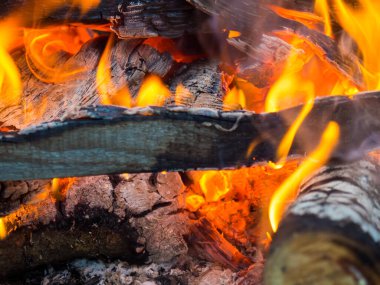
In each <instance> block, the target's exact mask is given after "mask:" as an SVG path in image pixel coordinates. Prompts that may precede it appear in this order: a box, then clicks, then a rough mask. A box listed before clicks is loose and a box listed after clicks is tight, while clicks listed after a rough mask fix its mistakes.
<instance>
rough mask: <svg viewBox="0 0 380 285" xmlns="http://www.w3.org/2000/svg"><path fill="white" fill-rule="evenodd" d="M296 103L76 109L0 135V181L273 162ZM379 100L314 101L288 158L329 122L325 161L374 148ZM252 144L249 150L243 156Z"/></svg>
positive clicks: (311, 143) (305, 148)
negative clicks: (332, 145) (334, 128)
mask: <svg viewBox="0 0 380 285" xmlns="http://www.w3.org/2000/svg"><path fill="white" fill-rule="evenodd" d="M301 108H302V106H298V107H295V108H292V109H288V110H284V111H281V112H278V113H268V114H254V113H250V112H245V111H239V112H218V111H215V110H212V109H187V108H184V107H173V108H160V107H148V108H141V109H139V108H136V109H124V108H118V107H112V106H99V107H94V108H83V109H81V110H80V111H79V112H76V113H75V114H72V115H67V116H66V117H63V118H62V120H61V121H54V122H50V123H45V124H41V125H39V126H35V127H30V128H27V129H24V130H22V131H20V132H7V133H2V134H1V137H0V158H1V163H0V180H20V179H36V178H39V179H43V178H52V177H71V176H85V175H97V174H105V173H124V172H130V173H132V172H134V173H136V172H137V173H139V172H160V171H164V170H171V171H177V170H190V169H202V168H214V169H223V168H231V167H239V166H244V165H253V164H255V163H259V162H266V161H268V160H272V161H273V160H274V159H275V154H276V150H277V147H278V145H279V143H280V142H281V140H282V138H283V136H284V134H285V132H286V130H287V129H288V128H289V126H290V125H291V124H292V123H293V122H294V119H295V118H296V117H297V116H298V114H299V113H300V110H301ZM379 108H380V95H379V93H377V92H373V93H364V94H360V95H357V96H355V97H354V99H353V100H351V99H348V98H346V97H343V96H338V97H325V98H320V99H317V100H316V102H315V105H314V108H313V110H312V111H311V113H310V114H309V116H308V117H307V118H306V120H305V121H304V123H303V124H302V126H301V128H300V130H299V131H298V133H297V135H296V137H295V140H294V143H293V147H292V149H291V151H290V155H291V156H301V157H303V156H304V155H305V154H307V153H308V152H309V151H311V150H313V149H314V148H315V147H316V143H317V142H318V141H319V139H320V137H321V134H322V133H323V131H324V129H325V127H326V125H327V124H328V122H329V121H332V120H334V121H336V122H337V123H338V124H339V125H340V128H341V140H340V144H339V145H338V147H337V148H336V150H335V152H334V154H333V156H332V157H333V158H334V159H340V160H350V159H351V160H352V159H356V158H358V157H360V156H361V155H362V154H363V153H366V152H367V151H368V150H371V149H373V148H376V147H378V146H379V132H380V122H379V120H378V110H379ZM252 143H254V144H255V145H256V148H254V150H253V151H252V152H248V150H249V149H250V146H251V145H252Z"/></svg>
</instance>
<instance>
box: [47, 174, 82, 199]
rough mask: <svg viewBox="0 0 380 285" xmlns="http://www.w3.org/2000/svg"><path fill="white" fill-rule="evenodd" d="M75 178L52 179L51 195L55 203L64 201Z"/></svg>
mask: <svg viewBox="0 0 380 285" xmlns="http://www.w3.org/2000/svg"><path fill="white" fill-rule="evenodd" d="M75 180H76V178H54V179H53V180H52V181H51V190H50V191H51V195H52V197H53V198H54V199H55V200H57V201H64V200H65V198H66V195H67V191H69V189H70V187H71V186H72V185H73V183H74V182H75Z"/></svg>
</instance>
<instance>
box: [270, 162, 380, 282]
mask: <svg viewBox="0 0 380 285" xmlns="http://www.w3.org/2000/svg"><path fill="white" fill-rule="evenodd" d="M379 171H380V166H379V161H378V160H375V159H370V158H367V159H363V160H360V161H357V162H355V163H351V164H331V165H329V166H327V167H324V168H322V169H321V170H320V171H318V172H317V173H316V174H314V175H313V177H311V178H310V179H308V180H306V182H304V184H303V185H302V186H301V188H300V194H299V197H298V198H297V200H296V201H295V202H294V203H293V204H292V205H291V206H290V207H289V209H288V210H287V213H286V214H285V216H284V218H283V220H282V222H281V224H280V228H279V230H278V232H277V233H276V237H275V239H274V242H273V244H272V248H271V252H270V254H269V257H268V259H267V264H266V269H265V284H300V283H302V284H378V283H379V281H380V275H379V268H380V267H379V266H380V263H379V257H380V252H379V242H380V226H379V225H380V215H379V212H380V180H379ZM301 268H302V270H300V269H301Z"/></svg>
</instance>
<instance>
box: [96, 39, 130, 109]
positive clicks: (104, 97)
mask: <svg viewBox="0 0 380 285" xmlns="http://www.w3.org/2000/svg"><path fill="white" fill-rule="evenodd" d="M113 43H114V37H113V36H110V38H109V39H108V42H107V45H106V48H105V50H104V52H103V54H102V57H101V58H100V61H99V64H98V70H97V73H96V82H97V87H98V92H99V94H100V102H101V103H102V104H104V105H118V106H123V107H128V108H130V107H132V97H131V94H130V92H129V89H128V86H126V85H125V86H123V87H122V88H120V89H117V88H116V87H115V85H114V84H113V82H112V76H111V62H110V58H111V49H112V46H113Z"/></svg>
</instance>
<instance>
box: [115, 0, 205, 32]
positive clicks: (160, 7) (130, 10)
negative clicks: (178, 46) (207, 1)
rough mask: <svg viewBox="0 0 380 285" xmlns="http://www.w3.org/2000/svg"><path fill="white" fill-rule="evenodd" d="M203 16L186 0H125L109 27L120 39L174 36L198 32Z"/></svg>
mask: <svg viewBox="0 0 380 285" xmlns="http://www.w3.org/2000/svg"><path fill="white" fill-rule="evenodd" d="M206 18H207V16H206V15H205V14H203V13H201V12H199V11H197V10H196V9H194V8H193V6H191V5H190V4H188V3H187V2H186V0H167V1H162V0H148V1H139V2H133V1H128V0H124V1H123V2H122V3H121V4H120V5H119V8H118V13H117V14H116V15H115V16H114V17H112V18H111V23H112V26H111V29H112V30H113V31H114V32H115V33H116V34H117V35H118V37H119V38H136V37H137V38H149V37H157V36H162V37H168V38H177V37H180V36H182V35H184V34H186V33H195V32H197V31H198V30H199V29H201V26H202V22H203V21H204V20H205V19H206Z"/></svg>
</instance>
